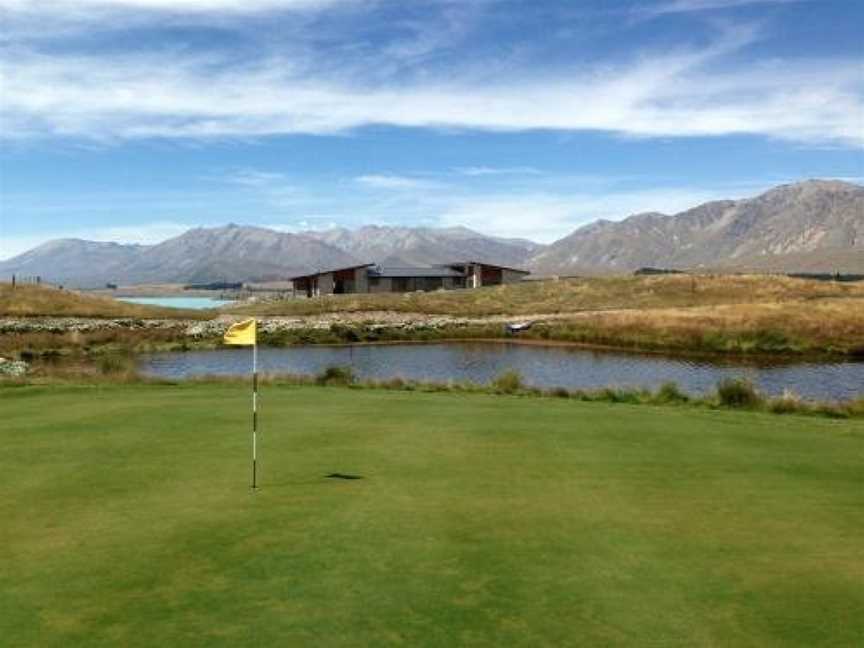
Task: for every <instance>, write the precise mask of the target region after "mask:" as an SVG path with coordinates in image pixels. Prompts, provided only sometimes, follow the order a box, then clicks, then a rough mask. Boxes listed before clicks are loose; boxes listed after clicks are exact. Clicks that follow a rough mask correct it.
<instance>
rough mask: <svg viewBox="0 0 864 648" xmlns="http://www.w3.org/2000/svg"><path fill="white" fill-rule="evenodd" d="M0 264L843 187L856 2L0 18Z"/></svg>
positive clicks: (557, 216)
mask: <svg viewBox="0 0 864 648" xmlns="http://www.w3.org/2000/svg"><path fill="white" fill-rule="evenodd" d="M0 24H2V25H3V29H2V32H0V259H3V258H9V257H11V256H14V255H16V254H19V253H21V252H24V251H25V250H27V249H30V248H32V247H34V246H36V245H39V244H41V243H43V242H45V241H47V240H49V239H54V238H61V237H76V238H86V239H92V240H106V241H108V240H110V241H119V242H137V243H154V242H158V241H161V240H164V239H166V238H169V237H171V236H175V235H178V234H180V233H182V232H183V231H185V230H186V229H188V228H190V227H196V226H218V225H224V224H227V223H239V224H250V225H259V226H264V227H271V228H274V229H279V230H284V231H303V230H310V229H316V230H319V229H326V228H330V227H338V226H344V227H351V228H355V227H359V226H362V225H366V224H381V225H409V226H432V227H441V226H455V225H462V226H467V227H470V228H472V229H475V230H477V231H480V232H483V233H485V234H490V235H495V236H503V237H519V238H528V239H532V240H535V241H539V242H551V241H554V240H556V239H558V238H560V237H562V236H565V235H567V234H569V233H570V232H572V231H573V230H574V229H576V228H578V227H580V226H581V225H584V224H586V223H589V222H591V221H594V220H596V219H598V218H608V219H611V220H617V219H621V218H624V217H626V216H628V215H631V214H633V213H636V212H642V211H663V212H666V213H675V212H677V211H680V210H683V209H686V208H688V207H692V206H695V205H696V204H699V203H701V202H705V201H707V200H712V199H718V198H741V197H747V196H752V195H756V194H758V193H759V192H761V191H763V190H765V189H767V188H770V187H772V186H775V185H777V184H782V183H787V182H794V181H798V180H802V179H806V178H839V179H846V180H849V181H852V182H859V183H860V182H862V181H864V39H861V37H860V31H861V26H862V25H864V2H861V1H859V0H639V1H636V0H632V1H631V0H620V1H615V0H585V1H578V0H557V1H553V0H530V1H529V0H0Z"/></svg>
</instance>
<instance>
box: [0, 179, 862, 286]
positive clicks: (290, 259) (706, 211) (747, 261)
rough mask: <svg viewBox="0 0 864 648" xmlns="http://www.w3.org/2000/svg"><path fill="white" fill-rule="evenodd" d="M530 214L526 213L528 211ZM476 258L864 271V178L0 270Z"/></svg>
mask: <svg viewBox="0 0 864 648" xmlns="http://www.w3.org/2000/svg"><path fill="white" fill-rule="evenodd" d="M526 218H530V215H526ZM457 260H475V261H488V262H492V263H498V264H501V265H505V266H516V267H526V268H528V269H530V270H532V272H534V273H535V274H538V275H553V274H554V275H572V274H603V273H607V274H608V273H623V272H631V271H633V270H635V269H637V268H639V267H643V266H653V267H663V268H679V269H699V268H701V269H717V270H723V269H726V270H747V269H753V270H760V271H783V272H794V271H799V272H833V271H841V272H864V187H862V186H860V185H857V184H852V183H848V182H840V181H825V180H808V181H804V182H799V183H794V184H789V185H781V186H779V187H776V188H774V189H771V190H769V191H767V192H765V193H763V194H761V195H759V196H756V197H754V198H747V199H742V200H720V201H713V202H708V203H705V204H702V205H699V206H697V207H694V208H692V209H689V210H686V211H684V212H681V213H678V214H672V215H669V214H661V213H656V212H648V213H641V214H636V215H633V216H630V217H628V218H625V219H624V220H621V221H608V220H598V221H595V222H593V223H591V224H589V225H585V226H584V227H580V228H579V229H577V230H575V231H574V232H573V233H572V234H570V235H568V236H566V237H564V238H563V239H561V240H559V241H556V242H554V243H552V244H551V245H541V244H538V243H534V242H532V241H527V240H523V239H506V238H497V237H492V236H487V235H484V234H480V233H478V232H474V231H472V230H470V229H467V228H464V227H450V228H431V227H389V226H388V227H384V226H375V225H370V226H366V227H361V228H359V229H356V230H349V229H344V228H337V229H332V230H327V231H323V232H302V233H286V232H277V231H274V230H270V229H266V228H263V227H250V226H239V225H233V224H232V225H227V226H224V227H215V228H195V229H191V230H189V231H187V232H185V233H184V234H182V235H180V236H177V237H175V238H171V239H168V240H166V241H163V242H162V243H159V244H156V245H123V244H119V243H102V242H95V241H83V240H79V239H59V240H54V241H49V242H48V243H45V244H43V245H40V246H38V247H36V248H34V249H32V250H30V251H28V252H25V253H24V254H21V255H19V256H16V257H14V258H12V259H9V260H7V261H0V277H3V278H4V279H5V278H6V277H8V276H10V275H12V274H13V273H14V274H18V275H40V276H42V277H43V278H44V279H45V280H46V281H49V282H53V283H62V284H67V285H70V286H80V287H95V286H101V285H104V284H105V283H106V282H112V283H117V284H139V283H203V282H210V281H249V280H268V279H284V278H285V277H286V276H290V275H292V274H296V273H300V272H305V271H309V270H312V269H322V268H332V267H338V266H342V265H350V264H352V263H361V262H379V263H383V264H386V265H430V264H435V263H445V262H448V261H457Z"/></svg>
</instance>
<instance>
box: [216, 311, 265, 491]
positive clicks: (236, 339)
mask: <svg viewBox="0 0 864 648" xmlns="http://www.w3.org/2000/svg"><path fill="white" fill-rule="evenodd" d="M257 324H258V323H257V322H256V321H255V318H254V317H253V318H252V319H248V320H246V321H244V322H238V323H237V324H232V325H231V326H230V327H229V328H228V330H227V331H225V337H224V339H223V341H224V342H225V344H237V345H242V346H251V347H252V489H253V490H254V489H256V488H258V338H257V336H256V332H257Z"/></svg>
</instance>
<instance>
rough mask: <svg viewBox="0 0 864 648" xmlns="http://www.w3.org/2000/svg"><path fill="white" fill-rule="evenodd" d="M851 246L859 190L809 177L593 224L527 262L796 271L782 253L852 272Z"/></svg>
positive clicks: (558, 267)
mask: <svg viewBox="0 0 864 648" xmlns="http://www.w3.org/2000/svg"><path fill="white" fill-rule="evenodd" d="M859 250H864V187H861V186H859V185H855V184H851V183H847V182H837V181H821V180H810V181H806V182H800V183H796V184H791V185H783V186H780V187H777V188H775V189H772V190H770V191H768V192H765V193H763V194H761V195H759V196H756V197H755V198H748V199H744V200H737V201H736V200H723V201H715V202H709V203H705V204H703V205H700V206H698V207H694V208H693V209H689V210H687V211H684V212H681V213H679V214H675V215H667V214H660V213H645V214H637V215H635V216H631V217H629V218H626V219H624V220H623V221H620V222H612V221H604V220H601V221H597V222H595V223H592V224H590V225H586V226H585V227H582V228H580V229H578V230H576V231H575V232H573V234H571V235H569V236H567V237H565V238H564V239H561V240H560V241H558V242H557V243H554V244H553V245H551V246H549V247H548V248H547V249H545V250H543V251H541V252H540V253H538V254H537V255H536V256H535V257H533V259H532V260H531V266H530V267H531V268H532V269H533V270H534V271H535V272H537V273H539V274H578V273H581V272H585V273H596V272H607V273H615V272H630V271H632V270H635V269H636V268H639V267H642V266H657V267H666V268H700V267H719V266H727V267H734V266H738V265H740V266H744V267H746V266H752V267H758V266H759V265H763V267H764V268H765V269H784V270H787V271H798V270H799V268H798V267H796V265H795V263H794V259H795V257H788V259H786V260H788V261H789V262H788V263H784V257H786V255H802V258H807V259H808V262H807V264H806V265H807V267H806V270H809V271H815V270H817V269H818V270H820V271H826V272H827V271H835V270H839V271H843V272H855V271H856V268H860V265H859V264H860V256H859V255H857V254H851V255H850V256H848V257H847V256H846V254H847V252H848V251H853V252H857V251H859ZM834 252H839V253H840V255H836V256H835V255H833V253H834ZM829 253H831V254H829ZM814 260H816V262H815V263H814V262H813V261H814Z"/></svg>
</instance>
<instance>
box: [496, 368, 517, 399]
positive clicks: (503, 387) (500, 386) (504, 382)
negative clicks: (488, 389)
mask: <svg viewBox="0 0 864 648" xmlns="http://www.w3.org/2000/svg"><path fill="white" fill-rule="evenodd" d="M523 386H524V385H523V383H522V376H521V375H520V374H519V372H518V371H512V370H510V371H505V372H504V373H502V374H501V375H500V376H498V377H497V378H495V380H493V381H492V388H493V389H494V390H495V391H496V392H498V393H499V394H515V393H516V392H518V391H520V390H521V389H522V388H523Z"/></svg>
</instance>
